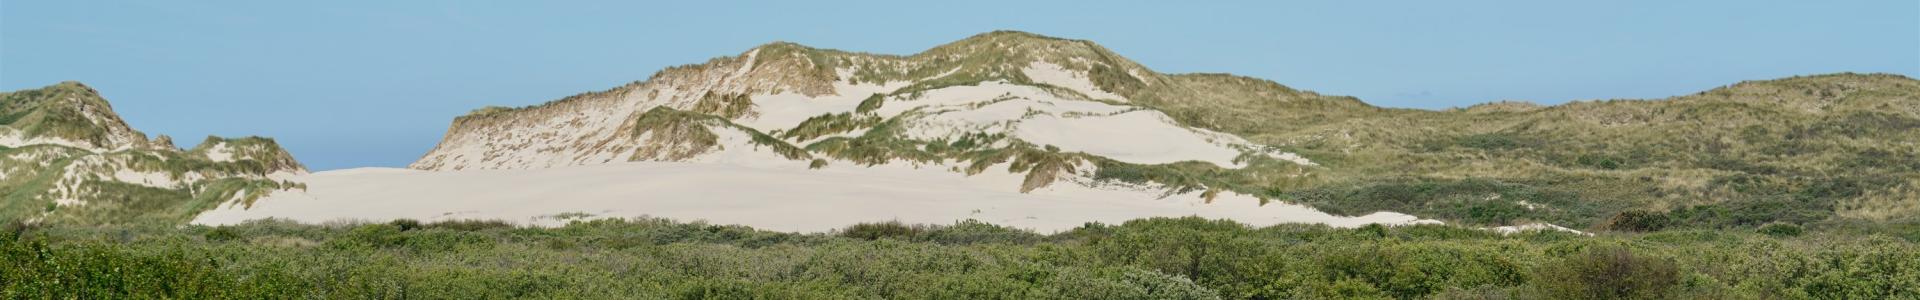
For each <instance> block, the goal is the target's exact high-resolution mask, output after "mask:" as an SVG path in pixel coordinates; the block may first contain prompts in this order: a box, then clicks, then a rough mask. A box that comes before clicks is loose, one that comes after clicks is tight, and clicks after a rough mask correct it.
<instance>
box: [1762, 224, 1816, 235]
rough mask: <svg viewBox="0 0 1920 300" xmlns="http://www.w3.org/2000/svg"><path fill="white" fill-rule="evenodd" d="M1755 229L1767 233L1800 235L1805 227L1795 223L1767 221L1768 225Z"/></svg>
mask: <svg viewBox="0 0 1920 300" xmlns="http://www.w3.org/2000/svg"><path fill="white" fill-rule="evenodd" d="M1755 231H1757V232H1760V233H1761V234H1765V235H1771V236H1782V237H1786V236H1800V233H1801V232H1804V231H1805V229H1802V228H1800V225H1795V224H1793V223H1767V225H1762V226H1760V229H1758V230H1755Z"/></svg>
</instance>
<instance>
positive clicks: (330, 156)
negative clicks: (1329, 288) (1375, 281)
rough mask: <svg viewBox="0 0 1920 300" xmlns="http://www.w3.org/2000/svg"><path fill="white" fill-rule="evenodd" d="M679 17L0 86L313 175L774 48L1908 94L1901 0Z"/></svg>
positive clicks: (250, 30) (91, 55) (1331, 86)
mask: <svg viewBox="0 0 1920 300" xmlns="http://www.w3.org/2000/svg"><path fill="white" fill-rule="evenodd" d="M267 2H287V3H267ZM692 2H709V1H670V2H665V3H625V1H622V2H620V3H615V2H599V1H559V2H556V1H14V0H6V1H0V89H4V90H16V89H25V88H35V87H40V86H45V85H49V84H53V83H56V82H59V81H63V80H78V81H82V82H85V83H87V84H89V85H92V86H94V87H95V88H97V89H99V90H100V91H101V92H102V93H103V94H104V95H105V96H107V98H108V100H111V101H112V102H113V104H114V108H115V109H116V110H117V111H119V112H120V114H121V115H122V116H123V117H124V118H126V119H127V120H128V122H129V123H132V125H133V126H134V127H135V128H138V129H141V130H144V131H146V132H148V133H149V134H168V135H172V136H174V137H175V138H176V139H179V140H181V142H182V143H194V142H197V141H199V139H200V138H201V137H204V136H206V135H209V134H213V135H223V136H242V135H263V136H270V137H274V138H276V139H278V140H279V141H280V142H281V144H283V145H286V146H287V147H288V148H289V149H290V150H291V151H292V152H293V153H294V155H295V156H296V157H298V158H299V159H300V160H301V161H303V162H305V163H306V164H307V165H308V166H309V167H312V168H314V169H318V170H326V169H338V168H347V167H358V166H403V165H405V164H406V163H408V162H411V161H413V160H414V159H416V158H418V157H419V156H420V155H421V154H422V153H425V152H426V151H427V150H428V149H430V148H432V147H433V145H434V143H436V142H438V141H439V139H440V137H441V134H442V133H444V131H445V130H446V128H447V126H448V125H449V122H450V121H451V120H452V118H453V117H454V116H457V115H460V114H463V113H465V112H467V111H469V110H471V109H474V108H477V107H481V106H483V105H512V106H520V105H530V104H536V103H540V102H545V101H548V100H553V99H558V98H560V97H564V96H567V95H572V94H576V93H580V92H585V91H596V90H603V89H606V88H610V87H613V86H617V85H620V84H623V83H626V82H631V81H636V80H643V79H646V78H647V76H648V75H651V74H653V72H654V71H657V70H659V69H661V68H663V67H666V66H672V65H680V64H687V63H697V62H702V61H705V60H706V59H708V58H712V57H716V56H724V55H736V54H739V53H740V52H742V51H745V50H746V49H748V48H751V47H753V46H755V45H759V44H763V43H766V42H770V41H776V40H780V41H792V42H798V43H801V44H806V45H810V46H815V47H823V48H836V49H844V50H853V51H865V52H876V53H892V54H910V53H914V52H918V51H920V50H924V49H926V48H929V47H933V46H935V45H938V44H941V43H945V42H949V41H953V40H957V39H961V38H964V37H967V36H970V35H973V34H977V33H981V32H987V31H992V30H996V29H1013V30H1023V31H1030V32H1035V33H1040V34H1045V35H1051V36H1058V37H1067V38H1076V39H1089V40H1093V41H1095V42H1098V43H1100V44H1102V45H1105V46H1107V47H1108V48H1110V49H1113V50H1114V51H1116V52H1119V53H1120V54H1122V55H1124V56H1127V57H1129V58H1132V59H1134V60H1136V61H1139V62H1140V63H1142V64H1145V65H1146V66H1148V67H1150V68H1153V69H1155V70H1159V71H1162V72H1169V73H1180V72H1226V73H1234V74H1240V75H1248V76H1254V77H1260V78H1265V79H1271V80H1274V81H1277V82H1280V83H1282V84H1286V85H1288V86H1292V87H1296V88H1302V89H1308V90H1314V91H1319V92H1322V93H1327V94H1340V95H1353V96H1357V97H1360V98H1361V99H1362V100H1365V101H1367V102H1369V103H1373V104H1376V105H1382V106H1393V107H1416V108H1445V107H1453V106H1465V105H1470V104H1473V103H1479V102H1487V101H1494V100H1528V101H1534V102H1540V103H1562V102H1566V101H1570V100H1583V99H1605V98H1658V97H1665V96H1672V95H1680V94H1688V93H1692V92H1696V91H1700V90H1704V89H1708V88H1712V87H1715V86H1720V85H1725V84H1729V83H1733V82H1738V81H1741V80H1752V79H1770V78H1778V77H1786V76H1792V75H1799V74H1816V73H1831V72H1845V71H1851V72H1887V73H1898V74H1903V75H1906V76H1909V77H1920V1H1913V0H1888V1H1581V2H1588V3H1536V2H1571V1H1286V2H1285V3H1281V1H1261V2H1211V1H1209V2H1204V3H1162V2H1151V3H1149V2H1134V1H1058V2H1045V3H1027V2H1039V1H945V2H943V3H934V4H901V3H894V2H878V1H875V2H845V3H813V2H804V3H803V2H802V1H782V2H774V3H763V2H728V3H692ZM562 3H564V5H549V4H562ZM185 146H191V145H190V144H189V145H185Z"/></svg>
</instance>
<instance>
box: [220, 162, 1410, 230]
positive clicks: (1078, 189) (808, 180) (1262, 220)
mask: <svg viewBox="0 0 1920 300" xmlns="http://www.w3.org/2000/svg"><path fill="white" fill-rule="evenodd" d="M944 168H945V167H926V168H918V169H917V168H913V167H909V166H901V165H883V166H877V167H871V168H867V167H858V166H851V164H837V165H836V167H829V168H826V169H820V170H809V169H806V168H805V167H804V165H803V163H802V162H794V164H793V165H778V166H774V165H740V164H725V163H684V162H633V163H613V164H602V165H588V166H574V167H561V168H548V169H530V170H468V171H440V172H430V171H417V170H406V169H384V168H367V169H350V170H339V171H328V172H318V173H311V174H302V175H297V176H293V177H289V178H288V179H290V180H293V181H298V182H305V183H306V184H307V185H308V189H307V191H298V190H293V191H281V192H278V193H275V194H273V195H272V196H269V197H266V198H262V199H259V200H257V201H256V202H255V204H254V205H253V207H252V208H250V209H248V208H243V207H241V206H239V205H227V206H223V207H221V208H218V209H216V210H213V211H208V212H206V213H203V214H201V215H200V216H199V217H198V218H196V219H195V220H194V221H193V223H195V224H207V225H220V224H235V223H239V222H243V221H246V220H253V219H263V218H282V219H291V220H295V221H300V222H309V223H321V222H330V221H339V220H359V221H374V222H379V221H386V220H391V219H398V218H411V219H418V220H423V221H435V220H452V219H499V220H506V221H510V222H516V223H521V224H530V225H541V226H552V225H559V224H563V223H564V222H566V221H564V220H559V219H556V218H554V217H552V216H554V215H557V214H562V213H573V212H579V213H586V214H591V215H593V216H594V217H596V218H606V217H636V216H653V217H665V218H672V219H676V220H682V221H693V220H705V221H708V222H712V223H717V224H739V225H747V226H753V227H755V228H761V229H768V230H779V231H792V232H822V231H827V230H832V229H836V228H843V227H845V226H847V225H851V224H854V223H858V222H873V221H889V220H898V221H901V222H907V223H922V224H951V223H953V222H957V221H960V220H966V219H976V220H981V221H986V222H989V223H994V224H1001V225H1007V226H1013V227H1019V228H1026V229H1032V230H1036V231H1039V232H1053V231H1060V230H1066V229H1070V228H1073V227H1078V226H1080V225H1082V224H1085V223H1087V222H1103V223H1110V224H1112V223H1120V222H1124V221H1126V220H1131V219H1137V218H1146V217H1157V216H1166V217H1177V216H1201V217H1207V218H1225V219H1233V220H1236V221H1240V222H1243V223H1249V224H1253V225H1269V224H1276V223H1295V222H1298V223H1325V224H1330V225H1333V226H1359V225H1364V224H1369V223H1385V224H1404V223H1416V222H1432V221H1423V220H1419V219H1417V218H1415V217H1413V216H1408V215H1404V214H1397V213H1376V214H1372V215H1367V216H1360V217H1340V216H1333V215H1328V214H1326V213H1322V212H1319V211H1315V210H1313V209H1311V208H1307V207H1303V206H1297V205H1290V204H1284V203H1278V202H1275V203H1271V204H1267V205H1264V206H1262V205H1259V204H1258V200H1256V199H1254V198H1252V197H1247V196H1241V195H1221V196H1220V197H1218V198H1217V199H1216V200H1215V201H1214V202H1213V203H1211V204H1207V203H1202V201H1201V200H1200V199H1199V197H1196V196H1194V195H1192V194H1187V195H1175V196H1173V197H1168V198H1165V199H1157V196H1158V195H1159V194H1160V192H1159V191H1140V190H1127V189H1113V188H1090V187H1085V186H1081V185H1078V184H1073V183H1070V182H1061V183H1058V184H1055V185H1053V186H1052V187H1049V188H1045V189H1041V190H1036V191H1034V192H1033V193H1031V194H1021V193H1018V192H1014V191H1012V187H1016V186H1018V185H1019V184H1018V183H1019V181H1020V179H1021V178H1020V177H1019V175H1016V174H1007V173H1003V172H1000V171H999V170H1003V169H995V170H994V171H989V172H987V173H986V174H980V175H976V176H971V177H968V176H964V175H962V174H958V173H953V172H950V171H948V170H945V169H944Z"/></svg>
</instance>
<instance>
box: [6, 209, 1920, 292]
mask: <svg viewBox="0 0 1920 300" xmlns="http://www.w3.org/2000/svg"><path fill="white" fill-rule="evenodd" d="M4 229H5V230H0V264H4V266H5V267H3V268H0V297H4V298H15V299H18V298H29V299H31V298H281V297H288V296H298V297H321V298H468V299H472V298H645V299H742V298H777V299H847V298H888V299H899V298H906V299H926V298H967V299H1300V298H1347V299H1352V298H1363V299H1389V298H1392V299H1410V298H1441V299H1484V298H1509V299H1513V298H1517V299H1668V298H1707V299H1730V298H1731V299H1753V298H1788V299H1802V298H1818V299H1889V298H1901V297H1911V296H1914V295H1920V247H1916V244H1914V242H1912V241H1909V240H1903V239H1898V238H1892V237H1887V236H1882V235H1872V234H1857V233H1849V232H1820V233H1816V234H1806V235H1781V234H1773V233H1754V232H1740V231H1726V230H1669V231H1662V232H1657V233H1623V234H1605V235H1601V236H1597V237H1583V236H1577V235H1572V234H1565V233H1555V232H1528V233H1521V234H1514V235H1500V234H1497V233H1493V232H1491V231H1486V230H1481V229H1473V228H1462V227H1452V226H1439V225H1419V226H1400V227H1381V226H1368V227H1361V228H1353V229H1337V228H1329V227H1325V226H1317V225H1280V226H1272V227H1263V228H1254V227H1249V226H1246V225H1242V224H1238V223H1234V222H1231V221H1218V220H1205V219H1199V218H1178V219H1167V218H1155V219H1141V220H1135V221H1130V222H1127V223H1125V224H1118V225H1104V224H1088V225H1086V226H1082V227H1080V228H1076V229H1073V230H1069V231H1065V232H1059V233H1054V234H1037V233H1033V232H1028V231H1023V230H1016V229H1010V228H1006V227H1000V226H995V225H992V224H986V223H981V222H975V221H965V222H960V223H956V224H952V225H942V226H929V225H908V224H899V223H868V224H858V225H853V226H850V227H848V228H846V229H845V230H842V231H838V232H833V233H824V234H793V233H779V232H769V231H760V230H755V229H753V228H748V227H741V226H723V225H709V224H702V223H678V222H672V221H667V220H660V219H631V220H619V219H601V220H592V221H579V222H574V223H572V224H570V225H567V226H564V227H558V228H522V227H514V226H510V225H507V224H505V223H500V222H489V221H457V222H431V223H427V222H415V221H411V220H401V221H395V222H389V223H377V224H336V225H300V224H294V223H286V222H278V221H258V222H252V223H247V224H242V225H237V226H222V227H205V226H187V227H184V228H142V227H34V226H25V225H21V224H17V223H16V224H13V225H9V226H6V228H4Z"/></svg>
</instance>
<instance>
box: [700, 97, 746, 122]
mask: <svg viewBox="0 0 1920 300" xmlns="http://www.w3.org/2000/svg"><path fill="white" fill-rule="evenodd" d="M691 111H693V112H696V113H702V114H708V115H713V116H718V117H720V118H723V119H728V120H732V119H738V118H740V117H742V116H746V115H748V114H749V113H752V112H753V99H752V98H750V97H749V96H748V95H747V94H738V93H714V92H712V91H708V92H707V93H706V94H704V95H701V96H700V100H699V101H698V102H694V104H693V108H692V109H691Z"/></svg>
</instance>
